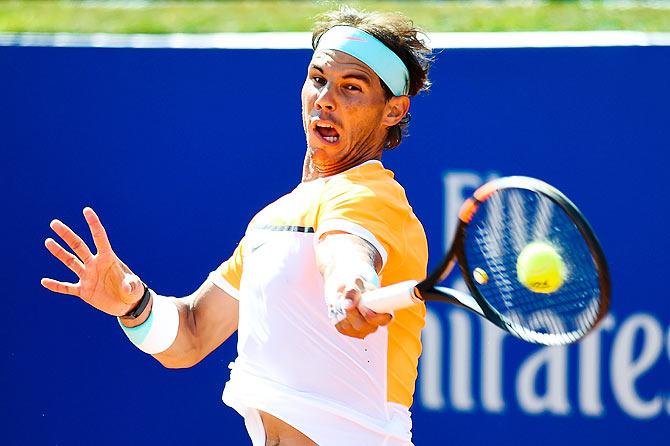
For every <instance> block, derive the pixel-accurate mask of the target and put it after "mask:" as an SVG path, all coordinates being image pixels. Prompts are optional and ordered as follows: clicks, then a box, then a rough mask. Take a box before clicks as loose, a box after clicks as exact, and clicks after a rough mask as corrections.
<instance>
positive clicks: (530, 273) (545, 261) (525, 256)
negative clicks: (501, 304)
mask: <svg viewBox="0 0 670 446" xmlns="http://www.w3.org/2000/svg"><path fill="white" fill-rule="evenodd" d="M565 273H566V271H565V264H564V263H563V259H562V258H561V255H560V254H559V253H558V252H557V251H556V249H555V248H554V247H553V246H551V245H550V244H549V243H545V242H532V243H529V244H528V245H526V247H525V248H523V250H522V251H521V253H520V254H519V257H518V258H517V260H516V275H517V277H518V278H519V282H521V283H522V284H523V285H524V286H525V287H526V288H528V289H529V290H531V291H533V292H535V293H545V294H548V293H553V292H554V291H556V290H558V289H559V288H560V287H561V286H562V285H563V282H564V281H565Z"/></svg>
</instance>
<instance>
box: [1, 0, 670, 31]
mask: <svg viewBox="0 0 670 446" xmlns="http://www.w3.org/2000/svg"><path fill="white" fill-rule="evenodd" d="M342 3H346V4H349V5H352V6H354V7H357V8H362V9H368V10H372V9H374V10H383V11H401V12H404V13H405V14H407V15H408V16H409V17H411V18H412V19H413V20H414V21H415V23H416V24H417V25H419V26H420V27H422V28H423V29H425V30H427V31H433V32H436V31H586V30H636V31H649V32H662V31H670V1H669V0H663V1H651V2H640V1H574V2H573V1H562V2H554V1H551V2H549V1H473V2H464V1H350V2H334V1H0V32H12V33H14V32H73V33H94V32H105V33H176V32H179V33H213V32H264V31H308V30H309V29H310V27H311V25H312V22H313V18H314V16H315V15H317V14H318V13H320V12H323V11H326V10H329V9H333V8H336V7H337V6H338V5H340V4H342Z"/></svg>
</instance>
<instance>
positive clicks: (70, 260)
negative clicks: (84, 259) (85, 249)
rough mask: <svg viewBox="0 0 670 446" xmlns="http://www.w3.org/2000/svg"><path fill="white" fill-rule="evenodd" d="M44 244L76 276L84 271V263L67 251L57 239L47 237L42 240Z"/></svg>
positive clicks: (79, 275)
mask: <svg viewBox="0 0 670 446" xmlns="http://www.w3.org/2000/svg"><path fill="white" fill-rule="evenodd" d="M44 246H46V248H47V249H48V250H49V252H50V253H51V254H53V256H54V257H56V258H57V259H58V260H60V261H61V262H63V264H64V265H65V266H67V267H68V268H70V270H71V271H72V272H73V273H75V274H76V275H77V276H78V277H81V275H82V273H83V272H84V264H83V263H81V261H80V260H79V259H78V258H77V257H76V256H74V255H73V254H71V253H69V252H67V251H66V250H65V249H64V248H63V247H62V246H61V245H60V244H59V243H58V242H57V241H55V240H54V239H52V238H48V239H46V240H45V242H44Z"/></svg>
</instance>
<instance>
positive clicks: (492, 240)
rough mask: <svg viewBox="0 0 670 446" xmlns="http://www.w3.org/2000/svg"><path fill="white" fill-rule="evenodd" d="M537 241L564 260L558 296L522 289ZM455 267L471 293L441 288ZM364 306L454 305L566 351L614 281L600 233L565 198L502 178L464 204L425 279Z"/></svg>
mask: <svg viewBox="0 0 670 446" xmlns="http://www.w3.org/2000/svg"><path fill="white" fill-rule="evenodd" d="M533 242H536V246H537V243H538V242H539V244H541V246H545V247H546V246H550V247H551V248H549V249H550V250H552V252H554V253H555V254H557V255H556V257H558V258H559V259H561V260H562V264H561V266H562V267H563V268H562V270H561V271H560V273H561V279H562V285H561V286H560V287H558V289H555V290H551V291H550V292H547V291H533V289H535V290H537V289H539V288H540V287H541V285H542V284H541V283H540V284H537V285H538V287H533V286H528V284H527V283H526V284H524V283H522V282H521V279H520V276H519V274H518V272H517V261H518V259H519V256H520V254H521V253H522V252H523V251H524V248H526V247H527V246H528V245H529V244H531V243H533ZM559 262H560V260H559ZM456 263H458V265H459V267H460V270H461V274H462V275H463V279H464V281H465V283H466V285H467V287H468V289H469V291H470V294H467V293H464V292H461V291H458V290H454V289H450V288H445V287H441V286H438V284H439V283H441V282H442V281H444V280H445V279H446V278H447V276H448V275H449V274H450V273H451V271H452V270H453V269H454V266H455V265H456ZM361 299H362V303H363V305H365V306H366V307H368V308H370V309H372V310H374V311H376V312H378V313H390V312H392V311H394V310H399V309H401V308H405V307H408V306H410V305H414V304H416V303H417V302H421V301H443V302H450V303H453V304H456V305H459V306H461V307H464V308H467V309H468V310H471V311H473V312H475V313H477V314H478V315H480V316H482V317H484V318H486V319H488V320H489V321H491V322H493V323H494V324H496V325H497V326H498V327H500V328H502V329H504V330H506V331H508V332H509V333H511V334H512V335H514V336H516V337H518V338H521V339H523V340H525V341H529V342H533V343H538V344H545V345H561V344H569V343H571V342H575V341H577V340H579V339H581V338H582V337H584V336H585V335H586V334H587V333H589V332H590V331H591V330H592V329H593V328H594V327H595V326H596V325H597V324H598V322H599V321H600V320H601V319H602V318H603V316H604V315H605V314H606V313H607V310H608V308H609V304H610V279H609V273H608V269H607V263H606V261H605V255H604V254H603V251H602V248H601V247H600V244H599V242H598V240H597V238H596V236H595V234H594V233H593V231H592V230H591V227H590V226H589V224H588V223H587V221H586V219H585V218H584V217H583V215H582V214H581V212H579V210H578V209H577V207H576V206H575V205H574V204H573V203H572V202H571V201H570V200H569V199H568V198H567V197H566V196H565V195H563V194H562V193H561V192H559V191H558V190H557V189H555V188H554V187H552V186H550V185H548V184H546V183H544V182H542V181H540V180H536V179H533V178H528V177H505V178H499V179H496V180H493V181H490V182H488V183H486V184H484V185H483V186H481V187H480V188H479V189H477V190H476V191H475V193H474V195H473V196H472V197H470V198H469V199H467V200H466V201H465V203H464V204H463V206H462V207H461V210H460V212H459V222H458V226H457V228H456V232H455V236H454V240H453V242H452V244H451V248H450V249H449V252H448V253H447V255H446V257H445V258H444V260H443V261H442V262H441V263H440V265H439V266H438V267H437V268H436V269H435V270H434V271H433V272H432V273H431V274H430V275H429V276H428V277H426V278H425V279H424V280H422V281H421V282H417V281H407V282H401V283H397V284H394V285H391V286H388V287H384V288H379V289H377V290H374V291H370V292H367V293H365V294H363V296H362V297H361Z"/></svg>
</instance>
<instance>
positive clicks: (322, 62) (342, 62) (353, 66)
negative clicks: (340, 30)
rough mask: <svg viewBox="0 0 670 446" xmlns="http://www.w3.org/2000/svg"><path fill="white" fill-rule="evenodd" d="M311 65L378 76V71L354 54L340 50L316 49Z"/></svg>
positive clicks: (372, 76)
mask: <svg viewBox="0 0 670 446" xmlns="http://www.w3.org/2000/svg"><path fill="white" fill-rule="evenodd" d="M311 65H314V66H317V67H319V68H321V69H322V70H324V71H326V70H331V71H335V72H337V71H345V70H346V71H360V72H364V73H365V74H367V75H368V76H370V77H371V78H375V77H377V75H376V73H375V72H374V71H373V70H372V69H371V68H370V67H368V66H367V65H366V64H364V63H363V62H361V61H360V60H358V59H356V58H355V57H354V56H352V55H349V54H347V53H345V52H342V51H339V50H331V49H324V50H318V51H316V52H315V53H314V55H313V56H312V60H311V62H310V66H311Z"/></svg>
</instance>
